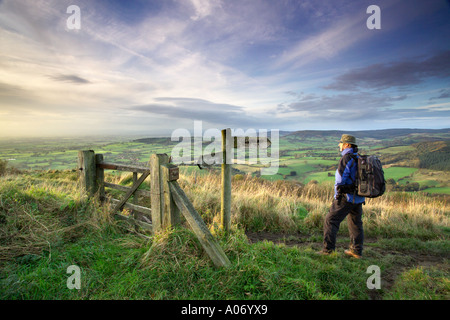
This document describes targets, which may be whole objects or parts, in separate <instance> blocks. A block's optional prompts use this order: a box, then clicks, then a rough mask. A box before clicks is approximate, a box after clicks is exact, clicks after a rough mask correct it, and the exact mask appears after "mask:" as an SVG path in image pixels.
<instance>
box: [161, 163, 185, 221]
mask: <svg viewBox="0 0 450 320" xmlns="http://www.w3.org/2000/svg"><path fill="white" fill-rule="evenodd" d="M161 170H162V178H163V190H164V215H163V221H162V227H163V228H166V227H169V226H175V225H178V224H180V223H181V215H180V209H179V208H178V207H177V205H176V204H175V201H174V199H173V197H172V193H171V191H170V186H169V182H170V181H177V180H178V178H179V175H180V174H179V168H178V167H177V166H176V165H174V164H171V163H168V164H164V165H162V166H161Z"/></svg>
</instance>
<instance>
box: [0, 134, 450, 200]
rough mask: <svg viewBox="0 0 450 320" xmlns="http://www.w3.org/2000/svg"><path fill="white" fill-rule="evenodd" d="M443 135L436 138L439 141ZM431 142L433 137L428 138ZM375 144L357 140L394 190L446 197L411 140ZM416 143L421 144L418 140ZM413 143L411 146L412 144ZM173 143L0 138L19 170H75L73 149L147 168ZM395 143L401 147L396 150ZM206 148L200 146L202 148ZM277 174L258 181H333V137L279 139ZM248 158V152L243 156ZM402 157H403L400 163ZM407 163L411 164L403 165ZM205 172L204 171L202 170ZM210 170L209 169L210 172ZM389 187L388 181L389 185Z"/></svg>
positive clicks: (2, 156) (239, 170) (255, 168)
mask: <svg viewBox="0 0 450 320" xmlns="http://www.w3.org/2000/svg"><path fill="white" fill-rule="evenodd" d="M441 135H442V134H437V135H435V136H436V137H441ZM430 137H432V136H430ZM404 139H405V141H408V143H409V144H404V143H403V142H402V141H403V140H402V138H396V139H384V140H377V139H373V138H366V139H362V143H361V146H360V149H361V150H360V153H361V154H365V153H366V154H375V155H378V156H379V157H380V159H381V160H382V161H383V159H386V161H387V164H385V177H386V180H388V179H393V180H394V182H395V184H396V185H397V186H399V187H398V188H402V187H403V188H404V187H405V185H406V184H410V183H412V184H416V183H417V184H419V187H417V186H416V189H417V188H419V189H420V190H422V189H426V191H427V192H429V193H437V194H449V192H448V187H449V183H450V175H449V174H448V171H439V170H431V169H424V168H421V169H420V168H418V167H417V163H418V162H417V160H414V159H410V158H411V157H413V156H414V153H415V152H416V151H417V150H416V147H415V145H414V144H411V141H412V140H411V139H412V138H411V137H409V136H408V137H405V138H404ZM418 141H420V140H418ZM412 142H414V141H412ZM177 144H178V142H171V141H170V139H168V138H157V139H147V140H146V139H143V140H137V139H134V138H131V137H103V138H98V139H95V140H94V139H92V138H89V139H87V138H86V137H82V138H70V139H69V138H68V139H61V138H60V139H57V138H53V139H39V138H34V139H15V140H14V139H13V140H1V139H0V148H1V149H0V150H1V153H0V160H6V161H8V166H9V167H11V168H17V169H19V170H64V169H74V168H76V162H77V153H78V150H82V149H84V150H86V149H92V150H95V152H96V153H102V154H103V155H104V159H105V161H107V162H113V163H114V162H117V163H124V164H130V165H147V163H148V160H149V158H150V155H151V154H152V153H167V154H169V155H170V154H171V151H172V148H173V147H174V146H175V145H177ZM395 144H400V145H395ZM203 147H205V145H204V146H203ZM279 154H280V158H279V169H278V173H277V174H275V175H270V176H267V175H266V176H262V177H263V178H264V179H266V180H272V181H273V180H292V181H298V182H299V183H303V184H307V183H308V182H310V181H313V180H315V181H317V182H325V181H333V179H334V172H335V170H336V167H337V164H338V161H339V158H340V154H339V151H338V149H337V138H336V137H333V136H321V135H320V134H313V135H312V136H307V137H303V136H296V135H288V136H282V137H280V140H279ZM247 156H248V153H247ZM403 156H404V157H406V158H403ZM246 161H247V164H236V165H234V166H233V167H234V168H235V169H236V170H235V171H234V174H251V175H253V176H258V175H259V171H260V169H261V167H262V165H261V164H260V163H257V164H254V165H249V164H248V161H249V159H248V158H246ZM408 163H410V165H408ZM187 168H189V166H185V169H184V170H188V171H189V172H194V171H197V172H198V174H204V172H205V171H204V170H199V169H198V168H197V166H191V167H190V169H187ZM219 168H220V166H219V167H216V168H215V169H214V170H218V169H219ZM205 170H208V169H205ZM210 170H213V169H210ZM391 182H392V180H391Z"/></svg>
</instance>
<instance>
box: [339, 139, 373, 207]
mask: <svg viewBox="0 0 450 320" xmlns="http://www.w3.org/2000/svg"><path fill="white" fill-rule="evenodd" d="M341 154H342V158H341V160H340V161H339V165H338V168H337V170H336V174H335V183H334V198H335V199H336V198H337V186H339V185H343V184H353V183H354V182H355V179H356V170H357V164H358V163H357V162H356V161H355V159H354V158H353V157H352V156H351V155H354V156H357V153H353V148H347V149H344V150H343V151H342V153H341ZM355 162H356V163H355ZM346 196H347V202H352V203H353V198H355V199H354V200H355V203H363V202H364V201H365V200H366V198H364V197H361V196H358V195H355V196H353V194H349V193H348V194H347V195H346Z"/></svg>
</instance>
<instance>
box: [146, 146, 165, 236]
mask: <svg viewBox="0 0 450 320" xmlns="http://www.w3.org/2000/svg"><path fill="white" fill-rule="evenodd" d="M167 163H169V157H168V156H167V154H152V155H151V158H150V173H151V178H150V201H151V209H152V225H153V232H158V231H160V230H161V229H162V227H163V221H164V203H165V202H164V180H163V174H162V170H161V165H163V164H167Z"/></svg>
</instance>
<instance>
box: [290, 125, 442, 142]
mask: <svg viewBox="0 0 450 320" xmlns="http://www.w3.org/2000/svg"><path fill="white" fill-rule="evenodd" d="M344 133H347V134H351V135H354V136H355V137H356V138H359V139H366V138H372V139H377V140H384V139H395V138H399V137H405V136H411V135H413V136H417V135H425V136H426V135H437V134H444V135H448V136H447V137H448V138H449V139H450V128H446V129H383V130H360V131H348V130H347V131H340V130H301V131H295V132H292V133H290V134H287V135H286V136H288V137H297V138H317V137H332V136H335V137H337V138H340V137H341V135H342V134H344ZM440 139H442V138H440Z"/></svg>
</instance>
